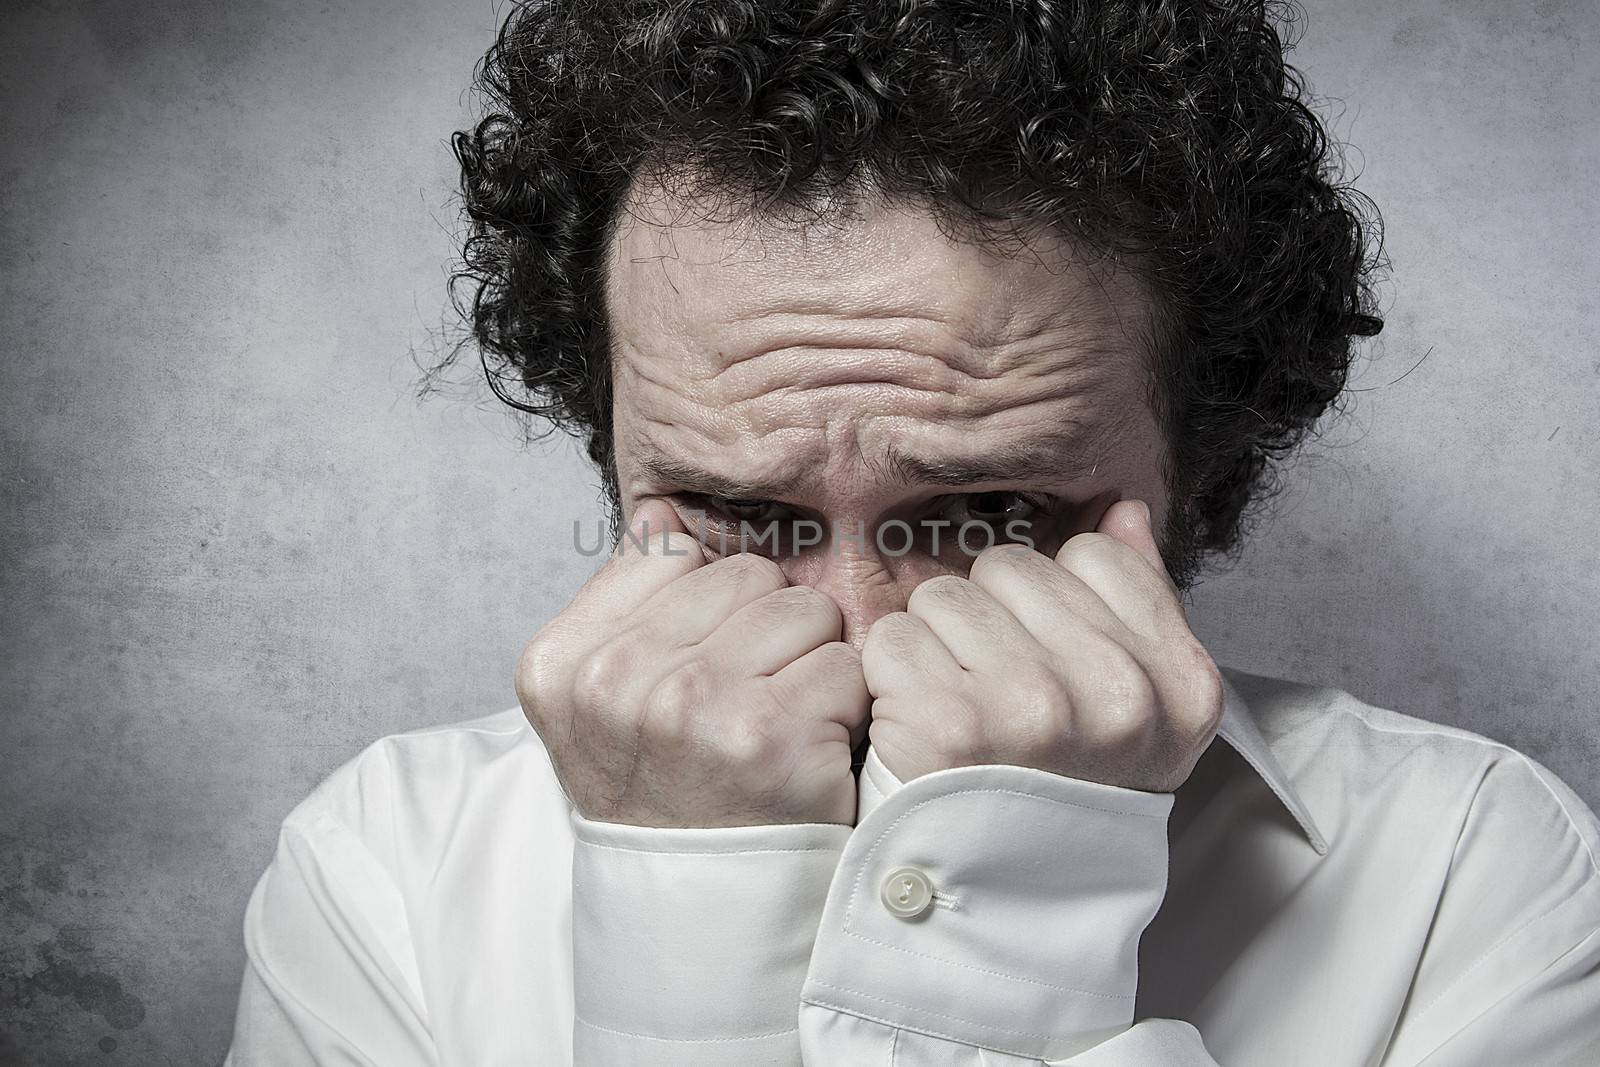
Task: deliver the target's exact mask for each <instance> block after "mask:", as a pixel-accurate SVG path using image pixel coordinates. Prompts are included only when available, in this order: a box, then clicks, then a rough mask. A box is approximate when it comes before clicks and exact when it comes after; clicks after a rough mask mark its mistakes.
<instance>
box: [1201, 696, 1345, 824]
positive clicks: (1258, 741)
mask: <svg viewBox="0 0 1600 1067" xmlns="http://www.w3.org/2000/svg"><path fill="white" fill-rule="evenodd" d="M1220 673H1221V674H1222V689H1223V693H1224V694H1225V697H1226V700H1225V703H1224V706H1223V711H1222V725H1221V726H1219V727H1217V734H1218V736H1220V737H1221V738H1222V739H1223V740H1225V741H1227V742H1228V744H1230V745H1232V746H1233V748H1234V750H1235V751H1236V752H1238V753H1239V755H1240V756H1242V757H1244V760H1245V762H1246V763H1248V764H1250V766H1251V767H1253V768H1255V772H1256V773H1257V774H1259V775H1260V776H1261V780H1262V781H1263V782H1265V783H1266V784H1267V788H1269V789H1271V790H1272V792H1273V793H1274V794H1276V795H1277V798H1278V799H1279V800H1280V801H1282V802H1283V806H1284V807H1285V808H1287V809H1288V811H1289V814H1290V815H1292V816H1294V821H1295V822H1297V823H1299V824H1300V829H1301V830H1303V831H1305V835H1306V839H1307V840H1308V841H1310V842H1311V847H1312V848H1314V849H1316V850H1317V854H1318V855H1326V854H1327V851H1328V839H1327V838H1325V837H1323V836H1322V831H1321V830H1319V829H1318V828H1317V824H1316V823H1315V822H1314V821H1312V818H1311V812H1310V810H1309V809H1307V808H1306V805H1305V802H1304V801H1303V800H1301V799H1300V794H1299V793H1296V792H1295V789H1294V786H1293V784H1291V783H1290V781H1289V775H1288V774H1287V773H1285V772H1284V769H1283V767H1282V766H1280V765H1279V763H1278V761H1277V759H1276V757H1274V756H1273V755H1272V749H1271V747H1270V746H1269V745H1268V744H1267V739H1266V738H1265V737H1263V736H1261V730H1260V729H1259V728H1258V727H1257V726H1256V721H1255V719H1254V718H1253V717H1252V716H1251V714H1250V705H1249V704H1247V703H1245V699H1244V696H1243V695H1242V694H1241V693H1240V692H1239V690H1238V689H1237V688H1235V687H1234V684H1233V681H1232V679H1230V678H1229V677H1228V669H1227V668H1226V667H1224V668H1222V669H1221V672H1220Z"/></svg>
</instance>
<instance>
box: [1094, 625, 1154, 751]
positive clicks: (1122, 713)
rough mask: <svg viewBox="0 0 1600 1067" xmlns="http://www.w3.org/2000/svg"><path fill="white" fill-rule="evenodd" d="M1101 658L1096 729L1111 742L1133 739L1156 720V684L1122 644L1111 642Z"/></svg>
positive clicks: (1141, 734) (1143, 732) (1129, 741)
mask: <svg viewBox="0 0 1600 1067" xmlns="http://www.w3.org/2000/svg"><path fill="white" fill-rule="evenodd" d="M1100 659H1101V665H1100V669H1099V682H1098V686H1097V688H1098V691H1099V695H1100V701H1099V706H1098V707H1097V708H1096V709H1095V714H1096V719H1097V727H1098V729H1097V732H1098V733H1099V735H1100V736H1101V737H1102V738H1103V739H1105V740H1106V741H1107V742H1108V743H1111V744H1116V745H1121V744H1128V743H1132V742H1134V741H1136V740H1138V739H1139V738H1142V737H1143V736H1144V735H1145V734H1146V733H1147V732H1148V731H1149V729H1150V728H1151V726H1152V725H1153V724H1154V721H1155V714H1156V705H1157V700H1156V692H1155V687H1154V686H1153V685H1152V684H1151V682H1150V679H1149V677H1147V676H1146V675H1145V673H1144V668H1143V667H1141V666H1140V665H1139V662H1138V660H1136V659H1134V658H1133V655H1132V654H1131V653H1129V652H1128V651H1127V650H1126V649H1124V648H1122V646H1120V645H1108V646H1107V647H1106V648H1105V650H1104V651H1102V652H1101V654H1100Z"/></svg>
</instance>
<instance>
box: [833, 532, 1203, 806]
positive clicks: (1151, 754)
mask: <svg viewBox="0 0 1600 1067" xmlns="http://www.w3.org/2000/svg"><path fill="white" fill-rule="evenodd" d="M861 667H862V673H863V675H864V676H865V679H866V683H867V689H868V690H869V691H870V692H871V694H872V697H873V704H872V725H871V728H870V736H871V741H872V747H873V748H874V749H875V750H876V751H877V753H878V758H879V759H881V760H882V761H883V763H884V765H885V766H886V767H888V768H889V770H890V771H892V772H894V774H895V776H896V777H897V778H899V779H900V780H901V781H910V780H911V779H912V778H915V777H917V776H918V775H922V774H927V773H929V772H931V771H937V770H942V769H944V768H947V767H962V766H967V765H970V764H979V763H1003V764H1014V765H1017V766H1023V767H1035V768H1038V769H1039V770H1044V771H1051V772H1054V773H1056V774H1060V775H1065V776H1067V777H1069V778H1079V779H1084V780H1087V781H1092V782H1101V783H1104V784H1105V785H1114V786H1122V787H1124V788H1127V789H1141V790H1145V791H1147V792H1156V793H1165V792H1171V791H1173V790H1176V789H1177V788H1178V786H1180V785H1182V784H1183V782H1184V781H1185V780H1186V779H1187V778H1188V777H1189V774H1190V772H1192V771H1193V770H1194V766H1195V763H1196V762H1198V761H1199V759H1200V756H1201V754H1202V753H1203V752H1204V751H1205V750H1206V746H1207V745H1209V744H1210V743H1211V739H1212V737H1213V735H1214V734H1215V733H1216V730H1217V726H1218V724H1219V723H1221V721H1222V709H1223V688H1222V676H1221V675H1220V674H1219V673H1218V671H1217V666H1216V663H1215V662H1213V661H1212V659H1211V656H1210V655H1209V654H1208V653H1207V652H1206V650H1205V647H1204V646H1203V645H1201V644H1200V642H1199V640H1198V639H1196V638H1195V636H1194V634H1193V633H1192V632H1191V631H1190V629H1189V624H1188V620H1187V618H1186V617H1185V615H1184V611H1183V603H1182V600H1181V599H1180V596H1179V593H1178V590H1177V588H1176V587H1175V586H1174V585H1173V584H1172V580H1171V578H1170V577H1168V575H1167V570H1166V567H1165V565H1164V564H1163V563H1162V562H1161V553H1160V551H1159V550H1158V549H1157V547H1156V543H1155V536H1154V534H1153V533H1152V531H1151V529H1150V512H1149V509H1148V507H1146V506H1145V504H1144V503H1143V502H1142V501H1138V500H1123V501H1118V502H1117V503H1115V504H1113V505H1112V506H1111V507H1110V508H1108V509H1107V510H1106V513H1105V515H1104V516H1103V517H1102V518H1101V520H1100V523H1099V527H1098V528H1097V529H1096V530H1095V531H1094V532H1093V533H1083V534H1078V535H1077V536H1076V537H1073V538H1071V539H1070V540H1069V541H1067V543H1066V544H1065V545H1063V546H1062V548H1061V551H1060V552H1058V553H1056V556H1055V558H1054V559H1051V558H1050V557H1049V556H1046V555H1044V554H1043V553H1040V552H1036V551H1034V550H1033V549H1032V548H1029V547H1027V546H1025V545H1016V544H1010V545H995V546H994V547H992V548H988V549H985V550H984V551H983V552H982V553H980V554H979V555H978V556H977V558H976V559H974V560H973V563H972V569H971V571H970V572H969V575H968V577H966V578H960V577H957V576H955V575H941V576H939V577H937V578H930V579H928V580H927V581H925V582H923V583H922V584H921V585H919V586H917V588H916V589H915V590H913V591H912V594H911V598H910V600H909V601H908V602H907V604H906V610H905V611H901V612H895V613H893V614H890V615H885V616H884V617H883V618H881V619H879V620H878V621H877V622H876V623H874V624H873V626H872V628H871V630H870V631H868V633H867V638H866V644H865V646H864V647H863V649H862V653H861Z"/></svg>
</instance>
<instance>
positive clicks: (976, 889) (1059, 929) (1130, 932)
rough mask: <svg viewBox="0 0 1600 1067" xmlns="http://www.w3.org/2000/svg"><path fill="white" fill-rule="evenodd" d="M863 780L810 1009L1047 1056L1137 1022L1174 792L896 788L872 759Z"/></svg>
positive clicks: (959, 777)
mask: <svg viewBox="0 0 1600 1067" xmlns="http://www.w3.org/2000/svg"><path fill="white" fill-rule="evenodd" d="M861 782H862V788H861V790H860V793H859V794H858V796H859V801H858V805H859V811H860V813H861V815H860V818H859V819H858V822H857V827H856V830H855V832H854V833H853V834H852V835H851V837H850V839H849V841H848V843H847V844H846V846H845V850H844V854H843V856H842V857H841V859H840V862H839V865H838V869H837V870H836V871H835V873H834V879H833V885H832V887H831V889H830V891H829V894H828V898H827V906H826V910H825V911H824V913H823V917H822V922H821V925H820V929H819V931H818V934H817V940H816V944H815V947H814V949H813V953H812V958H811V967H810V970H809V973H808V975H807V978H806V982H805V986H804V989H803V991H802V1000H803V1001H804V1002H805V1003H807V1004H813V1005H817V1006H819V1007H823V1008H827V1009H830V1010H833V1011H842V1012H846V1013H848V1014H851V1015H856V1016H860V1017H862V1018H866V1019H872V1020H875V1021H878V1022H881V1023H884V1024H886V1025H890V1026H895V1027H899V1028H903V1029H907V1030H913V1031H917V1032H920V1033H924V1034H928V1035H931V1036H934V1037H940V1038H944V1039H946V1040H952V1041H959V1042H962V1043H966V1044H971V1045H978V1046H982V1047H985V1048H990V1049H995V1050H998V1051H1003V1052H1011V1053H1014V1054H1017V1055H1022V1056H1031V1057H1036V1058H1039V1059H1053V1058H1061V1057H1065V1056H1070V1055H1073V1054H1075V1053H1077V1052H1080V1051H1082V1050H1084V1049H1087V1048H1091V1047H1093V1046H1095V1045H1097V1044H1099V1043H1101V1042H1103V1041H1105V1040H1107V1039H1108V1038H1110V1037H1112V1036H1115V1035H1116V1034H1118V1033H1121V1032H1122V1031H1123V1030H1126V1029H1127V1028H1128V1027H1129V1026H1130V1025H1131V1024H1132V1021H1133V1008H1134V997H1135V995H1136V993H1137V991H1138V946H1139V938H1140V936H1141V935H1142V934H1143V933H1144V929H1145V927H1146V926H1148V925H1149V923H1150V920H1151V919H1153V918H1154V917H1155V914H1156V912H1157V910H1159V908H1160V906H1161V901H1162V899H1163V897H1164V896H1165V894H1166V884H1167V816H1168V814H1169V813H1170V812H1171V809H1172V803H1173V794H1172V793H1147V792H1143V791H1141V790H1135V789H1125V788H1121V787H1119V786H1109V785H1102V784H1100V783H1097V782H1088V781H1082V780H1079V779H1076V778H1067V777H1065V776H1063V775H1058V774H1053V773H1050V772H1048V771H1040V770H1036V769H1033V768H1026V767H1017V766H1000V765H985V766H976V767H956V768H951V769H948V770H943V771H937V772H934V773H931V774H926V775H922V776H920V777H918V778H915V779H913V780H912V781H910V782H907V783H901V782H899V781H898V779H896V778H895V777H894V775H893V774H891V773H890V772H889V771H888V768H887V767H885V766H884V765H883V763H882V762H881V761H880V760H878V758H877V755H876V753H875V752H871V751H869V752H868V756H867V761H866V765H865V766H864V767H863V770H862V777H861ZM907 870H910V871H912V872H915V873H913V874H912V875H911V876H910V880H909V882H908V881H907V875H906V874H905V872H906V871H907ZM923 897H926V898H927V900H928V903H927V905H926V907H925V908H923V909H922V910H921V911H920V912H919V913H918V914H915V915H907V914H906V913H907V912H908V911H911V910H915V909H916V907H917V904H918V902H919V901H920V900H921V899H922V898H923Z"/></svg>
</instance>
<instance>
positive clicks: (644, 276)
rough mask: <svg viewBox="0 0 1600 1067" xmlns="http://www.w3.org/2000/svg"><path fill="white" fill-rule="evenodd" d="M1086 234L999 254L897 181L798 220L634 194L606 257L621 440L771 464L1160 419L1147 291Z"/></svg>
mask: <svg viewBox="0 0 1600 1067" xmlns="http://www.w3.org/2000/svg"><path fill="white" fill-rule="evenodd" d="M1073 252H1074V249H1073V246H1072V245H1071V244H1070V243H1068V242H1066V241H1062V240H1055V241H1044V240H1040V239H1035V240H1034V241H1032V242H1030V244H1029V247H1028V250H1027V251H1024V252H1022V254H1011V253H1009V252H1008V254H1001V253H1000V252H997V251H995V250H993V249H991V248H989V247H986V246H983V245H979V244H976V243H972V242H967V241H961V240H952V239H951V238H949V237H947V236H946V235H945V234H944V233H943V232H941V230H940V228H939V226H938V223H937V222H936V221H935V219H934V218H933V216H932V215H931V214H928V213H926V212H923V211H919V210H916V209H914V208H911V207H906V206H900V205H895V204H891V203H889V202H886V201H884V200H882V199H867V200H864V201H861V202H859V203H858V204H857V205H856V206H855V208H854V209H853V210H852V211H850V212H848V213H835V214H833V215H830V216H828V217H825V218H823V219H821V220H820V221H819V220H815V219H809V218H808V219H807V220H806V221H805V223H804V224H803V225H800V224H794V223H790V222H781V223H780V222H774V221H771V220H761V219H753V218H751V217H749V216H747V215H746V216H731V217H730V216H729V215H726V214H724V215H720V216H718V217H716V218H714V219H712V220H710V221H707V220H705V219H704V217H703V212H698V211H695V210H693V209H689V208H687V207H686V205H684V204H683V203H682V202H681V201H674V200H671V199H669V198H668V197H667V196H666V195H664V194H661V193H657V195H654V196H649V197H644V198H640V197H638V196H635V197H634V198H633V199H632V200H631V202H630V205H629V208H628V210H626V211H624V212H623V213H622V215H621V217H620V219H619V222H618V226H617V230H616V234H615V237H614V239H613V241H612V245H611V249H610V260H609V263H608V269H607V302H608V311H609V317H610V322H611V327H612V329H611V341H612V345H611V348H612V355H613V361H614V362H613V374H614V380H615V382H616V386H617V396H618V401H619V410H618V425H617V430H618V432H619V440H618V447H619V451H622V452H626V451H627V450H628V448H629V447H630V444H633V445H638V444H640V443H641V442H640V441H638V440H632V441H630V440H628V439H624V436H623V435H632V437H634V438H640V437H642V438H643V439H644V441H643V443H644V444H647V445H649V446H651V447H654V448H657V449H664V450H684V449H687V450H691V451H703V450H704V449H706V448H707V447H712V446H714V447H717V448H720V449H723V450H724V451H725V453H727V454H729V458H730V459H737V460H738V461H741V462H744V463H746V464H755V465H761V464H763V463H767V464H771V463H777V462H793V461H795V460H796V459H797V458H801V457H802V455H803V457H804V458H806V459H808V460H812V461H817V462H823V461H826V460H829V459H837V458H838V456H837V453H838V452H839V451H841V450H848V451H852V452H854V453H855V454H857V455H859V456H865V457H866V458H867V459H868V460H869V461H870V459H871V457H872V456H873V455H874V454H876V453H879V452H881V449H882V447H883V446H884V444H885V442H886V441H888V440H891V439H892V440H893V441H895V442H897V443H898V444H900V445H902V446H904V447H907V448H911V449H915V448H917V447H919V446H925V447H926V448H935V449H936V448H937V447H938V446H939V445H940V444H941V443H942V444H943V445H944V447H946V448H947V449H948V447H949V445H950V443H951V434H952V433H953V432H956V433H967V434H973V435H977V436H979V437H983V438H987V439H990V440H993V439H995V438H1004V437H1008V436H1037V435H1040V434H1044V433H1049V432H1061V431H1062V430H1063V428H1064V427H1065V426H1067V425H1069V424H1073V425H1076V426H1077V427H1078V428H1079V429H1080V430H1081V431H1082V432H1083V433H1084V434H1085V435H1090V434H1098V435H1099V436H1100V437H1101V438H1105V437H1107V436H1108V435H1109V434H1112V433H1113V432H1115V431H1117V430H1118V429H1119V428H1125V427H1126V424H1127V423H1128V421H1129V420H1130V419H1132V418H1135V417H1138V416H1143V417H1144V418H1146V419H1148V411H1147V408H1146V405H1145V403H1144V389H1145V386H1146V382H1147V380H1148V369H1147V367H1148V364H1147V337H1148V315H1149V310H1150V304H1149V302H1148V301H1147V299H1146V298H1145V294H1144V291H1143V290H1142V288H1141V287H1140V285H1139V284H1138V283H1137V281H1136V280H1135V279H1134V278H1133V276H1132V275H1130V274H1128V273H1126V272H1119V273H1115V274H1113V273H1111V272H1108V271H1105V270H1103V269H1100V268H1097V267H1095V266H1091V265H1090V264H1088V263H1087V262H1083V261H1079V260H1078V259H1075V258H1074V255H1073ZM624 408H627V409H629V411H627V412H625V411H624V410H623V409H624ZM630 414H631V415H632V416H633V417H632V418H629V417H627V416H628V415H630ZM629 424H631V425H629ZM772 440H781V441H782V442H783V443H784V445H785V447H784V448H783V450H782V455H781V456H777V455H774V454H773V449H772V448H771V447H770V442H771V441H772ZM763 441H767V442H768V443H769V447H767V448H765V449H763V448H761V447H760V445H761V443H762V442H763Z"/></svg>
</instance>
